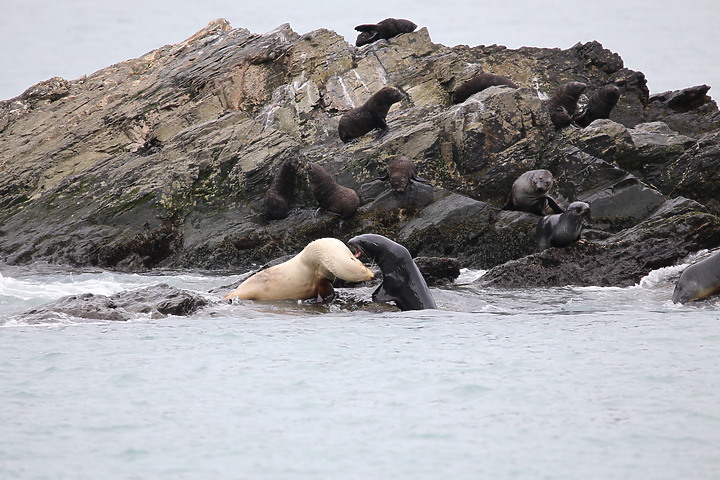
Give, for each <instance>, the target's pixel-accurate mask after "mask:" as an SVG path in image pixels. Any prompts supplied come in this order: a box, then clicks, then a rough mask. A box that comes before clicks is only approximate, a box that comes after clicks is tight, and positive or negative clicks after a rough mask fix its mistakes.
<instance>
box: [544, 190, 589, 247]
mask: <svg viewBox="0 0 720 480" xmlns="http://www.w3.org/2000/svg"><path fill="white" fill-rule="evenodd" d="M589 215H590V205H588V204H587V203H585V202H573V203H571V204H570V206H569V207H568V208H567V210H566V211H565V212H564V213H561V214H558V215H548V216H546V217H543V218H541V219H540V221H539V222H538V224H537V229H536V230H535V240H536V243H537V250H538V252H541V251H543V250H545V249H547V248H550V247H567V246H568V245H570V244H571V243H573V242H576V241H578V240H580V232H581V231H582V222H583V218H585V217H587V216H589Z"/></svg>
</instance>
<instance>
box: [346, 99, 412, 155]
mask: <svg viewBox="0 0 720 480" xmlns="http://www.w3.org/2000/svg"><path fill="white" fill-rule="evenodd" d="M402 99H403V94H402V93H400V90H398V89H396V88H393V87H383V88H381V89H380V90H378V91H377V92H376V93H375V94H374V95H373V96H372V97H370V98H369V99H368V101H367V102H365V103H364V104H362V105H361V106H359V107H357V108H353V109H352V110H350V111H348V112H347V113H345V115H343V116H342V117H340V122H339V123H338V134H339V135H340V140H342V141H343V142H345V143H347V142H349V141H350V140H352V139H353V138H357V137H361V136H363V135H365V134H366V133H368V132H370V131H372V130H375V129H376V128H379V129H380V130H381V132H380V135H383V134H384V133H385V132H386V131H387V129H388V126H387V123H385V117H387V114H388V111H389V110H390V107H391V106H392V105H393V104H394V103H397V102H399V101H400V100H402Z"/></svg>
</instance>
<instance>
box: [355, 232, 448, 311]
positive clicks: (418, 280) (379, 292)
mask: <svg viewBox="0 0 720 480" xmlns="http://www.w3.org/2000/svg"><path fill="white" fill-rule="evenodd" d="M348 245H350V246H351V247H352V248H354V249H355V250H356V253H355V256H356V257H360V256H361V255H366V256H367V257H370V258H371V259H373V261H375V262H376V263H377V264H378V266H379V267H380V270H381V271H382V274H383V280H382V283H381V284H380V286H378V288H377V289H375V291H374V292H373V294H372V298H373V301H375V302H390V301H393V302H395V304H396V305H397V306H398V307H400V310H403V311H405V310H423V309H426V308H437V305H436V304H435V299H434V298H433V296H432V294H431V293H430V290H429V289H428V287H427V284H426V283H425V279H424V278H423V276H422V274H421V273H420V270H419V269H418V267H417V265H416V264H415V262H414V261H413V259H412V256H410V252H408V250H407V248H405V247H403V246H402V245H400V244H399V243H396V242H393V241H392V240H390V239H389V238H387V237H383V236H382V235H376V234H373V233H366V234H364V235H358V236H357V237H354V238H352V239H350V241H348Z"/></svg>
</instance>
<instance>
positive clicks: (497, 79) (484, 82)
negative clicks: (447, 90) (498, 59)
mask: <svg viewBox="0 0 720 480" xmlns="http://www.w3.org/2000/svg"><path fill="white" fill-rule="evenodd" d="M496 85H505V86H508V87H512V88H518V86H517V85H516V84H515V83H514V82H513V81H512V80H510V79H509V78H507V77H503V76H502V75H495V74H493V73H480V74H478V75H475V76H474V77H473V78H471V79H470V80H468V81H467V82H465V83H463V84H462V85H460V86H459V87H457V88H456V89H455V91H454V92H453V99H452V100H453V103H462V102H464V101H465V100H467V99H468V98H470V96H471V95H474V94H476V93H478V92H482V91H483V90H485V89H486V88H490V87H494V86H496Z"/></svg>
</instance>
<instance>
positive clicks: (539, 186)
mask: <svg viewBox="0 0 720 480" xmlns="http://www.w3.org/2000/svg"><path fill="white" fill-rule="evenodd" d="M552 185H553V175H552V173H550V171H549V170H529V171H527V172H525V173H523V174H522V175H520V176H519V177H518V178H517V180H515V181H514V182H513V184H512V187H511V188H510V195H509V196H508V199H507V203H506V204H505V206H504V207H503V210H519V211H521V212H529V213H534V214H536V215H547V214H548V208H549V209H550V210H551V211H553V212H555V213H563V212H564V211H565V210H563V208H562V207H561V206H560V205H558V204H557V202H556V201H555V199H554V198H552V197H551V196H550V195H548V194H547V192H548V191H549V190H550V188H552Z"/></svg>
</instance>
